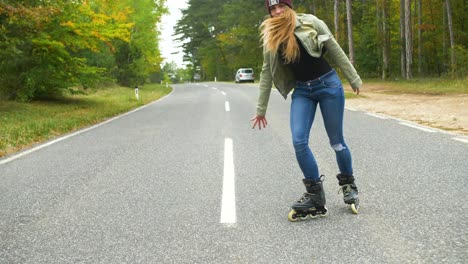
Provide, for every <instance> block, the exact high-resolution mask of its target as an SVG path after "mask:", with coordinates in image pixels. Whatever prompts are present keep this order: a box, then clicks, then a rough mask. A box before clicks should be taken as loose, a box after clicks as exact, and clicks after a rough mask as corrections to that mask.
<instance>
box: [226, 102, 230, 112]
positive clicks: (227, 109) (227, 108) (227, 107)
mask: <svg viewBox="0 0 468 264" xmlns="http://www.w3.org/2000/svg"><path fill="white" fill-rule="evenodd" d="M224 108H225V109H226V112H229V111H231V107H230V106H229V102H228V101H226V103H224Z"/></svg>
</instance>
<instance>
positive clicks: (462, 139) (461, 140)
mask: <svg viewBox="0 0 468 264" xmlns="http://www.w3.org/2000/svg"><path fill="white" fill-rule="evenodd" d="M452 139H453V140H457V141H460V142H463V143H468V138H452Z"/></svg>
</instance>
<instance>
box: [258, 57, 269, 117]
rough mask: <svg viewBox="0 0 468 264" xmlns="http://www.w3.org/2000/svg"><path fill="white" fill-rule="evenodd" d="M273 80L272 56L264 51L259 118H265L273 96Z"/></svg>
mask: <svg viewBox="0 0 468 264" xmlns="http://www.w3.org/2000/svg"><path fill="white" fill-rule="evenodd" d="M272 79H273V78H272V77H271V69H270V56H269V53H268V52H266V51H265V50H264V51H263V66H262V72H261V73H260V83H259V86H260V89H259V90H260V93H259V96H258V103H257V115H258V116H265V115H266V111H267V107H268V101H269V100H270V94H271V87H272V84H273V80H272Z"/></svg>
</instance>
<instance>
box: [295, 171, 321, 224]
mask: <svg viewBox="0 0 468 264" xmlns="http://www.w3.org/2000/svg"><path fill="white" fill-rule="evenodd" d="M322 177H323V175H322ZM302 181H303V182H304V185H305V187H306V191H307V192H306V193H304V194H303V195H302V197H301V199H299V201H297V202H295V203H294V204H293V205H292V206H291V211H290V212H289V214H288V220H289V221H291V222H295V221H297V220H299V219H307V217H310V218H316V217H318V216H320V217H324V216H325V215H326V214H327V208H326V207H325V192H324V191H323V186H322V180H321V179H320V181H313V180H309V179H304V180H302Z"/></svg>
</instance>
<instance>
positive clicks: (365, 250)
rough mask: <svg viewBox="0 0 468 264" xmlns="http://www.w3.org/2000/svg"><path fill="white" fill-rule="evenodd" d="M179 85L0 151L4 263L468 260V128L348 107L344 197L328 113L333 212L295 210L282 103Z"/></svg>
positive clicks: (325, 153)
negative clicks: (63, 133) (44, 140)
mask: <svg viewBox="0 0 468 264" xmlns="http://www.w3.org/2000/svg"><path fill="white" fill-rule="evenodd" d="M257 95H258V90H257V89H256V88H252V87H251V86H249V85H240V84H234V83H232V84H229V83H196V84H194V83H192V84H183V85H176V86H174V91H173V92H172V93H171V94H170V95H168V96H167V97H165V98H164V99H162V100H159V101H157V102H154V103H152V104H150V105H148V106H145V107H143V108H141V109H138V110H137V111H134V112H132V113H129V114H127V115H123V116H120V117H119V118H116V119H113V120H111V121H110V122H106V123H104V124H101V125H98V126H96V127H93V128H91V129H87V130H85V131H82V132H79V133H76V134H73V135H71V136H68V137H65V138H61V139H59V140H57V141H52V142H49V144H47V145H46V146H43V147H41V146H39V147H36V148H35V149H32V150H30V151H28V152H23V153H19V154H18V155H17V156H11V157H6V158H4V159H3V160H0V182H1V184H0V212H1V213H0V263H31V264H32V263H34V264H37V263H47V264H53V263H466V261H467V260H468V250H467V249H468V202H467V196H468V177H467V176H468V161H467V160H468V141H467V140H466V138H463V137H457V136H456V135H453V134H449V133H444V132H442V131H439V130H433V129H428V128H425V127H420V126H418V125H415V124H412V123H406V122H404V121H402V120H397V119H392V118H388V117H381V116H378V115H370V114H367V113H365V112H361V111H350V110H346V111H345V124H344V126H345V128H344V130H345V137H346V141H347V144H348V145H349V146H350V149H351V151H352V154H353V160H354V169H355V176H356V178H357V184H358V187H359V190H360V199H361V210H360V213H359V214H358V215H354V214H352V213H351V210H350V208H349V207H348V206H346V205H345V204H344V203H343V201H342V194H338V193H337V192H338V189H339V186H338V184H337V180H336V178H335V175H336V174H337V173H338V170H337V165H336V162H335V154H334V151H333V149H332V148H331V147H330V145H329V143H328V138H327V136H326V134H325V130H324V128H323V122H322V119H321V115H320V112H318V113H317V117H316V121H315V123H314V127H313V129H312V132H311V140H310V145H311V148H312V150H313V152H314V154H315V156H316V159H317V161H318V164H319V167H320V172H321V173H322V174H325V175H326V177H325V182H324V187H325V192H326V195H327V196H326V197H327V207H328V209H329V215H328V216H327V217H326V218H319V219H312V220H310V219H309V220H307V221H301V222H295V223H291V222H289V221H288V220H287V214H288V212H289V210H290V209H289V206H290V205H291V204H292V203H293V202H294V201H295V200H297V199H298V198H299V197H300V196H301V195H302V193H303V192H304V187H303V185H302V182H301V179H302V175H301V172H300V170H299V167H298V165H297V163H296V160H295V157H294V150H293V148H292V143H291V136H290V131H289V105H290V100H289V99H288V100H287V101H285V100H284V99H283V98H282V97H281V96H280V95H279V93H278V92H277V91H273V92H272V95H271V100H270V106H269V109H268V114H267V118H268V123H269V125H268V127H267V128H266V129H262V130H261V131H259V130H258V129H256V130H253V129H251V125H252V124H251V122H250V121H249V120H250V118H251V117H252V116H253V115H254V113H255V105H256V101H257Z"/></svg>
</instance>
